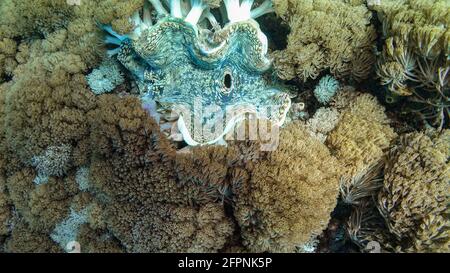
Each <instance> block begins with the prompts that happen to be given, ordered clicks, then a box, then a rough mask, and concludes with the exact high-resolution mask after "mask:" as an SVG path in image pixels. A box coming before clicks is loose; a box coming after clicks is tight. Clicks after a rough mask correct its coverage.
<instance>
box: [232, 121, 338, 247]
mask: <svg viewBox="0 0 450 273" xmlns="http://www.w3.org/2000/svg"><path fill="white" fill-rule="evenodd" d="M293 155H294V156H293ZM252 165H253V164H252ZM248 167H250V168H249V171H250V176H249V177H248V178H247V179H245V176H244V177H242V176H241V178H240V180H242V181H241V182H240V183H238V184H239V185H240V186H238V187H236V188H237V189H236V198H235V202H236V205H235V212H234V215H235V217H236V219H237V221H238V223H239V226H240V228H241V236H242V238H243V243H244V246H246V247H247V248H248V249H249V250H250V251H252V252H264V251H269V252H292V251H294V250H295V249H296V247H297V246H299V245H301V244H303V243H306V242H307V241H308V240H309V239H310V238H311V236H313V235H318V234H319V233H321V231H322V230H323V229H324V228H325V227H326V226H327V224H328V220H329V219H330V213H331V212H332V210H333V209H334V207H335V204H336V200H337V195H338V180H339V176H338V169H339V164H338V162H337V160H336V159H335V158H334V157H333V156H331V155H330V153H329V151H328V149H327V148H326V147H325V146H324V145H323V144H322V143H321V142H319V141H318V140H316V139H314V138H313V137H311V136H310V135H309V133H308V132H307V131H306V129H305V128H303V127H301V126H300V125H299V124H296V123H293V124H292V125H290V126H289V127H288V128H286V129H285V130H283V131H282V132H281V135H280V145H279V147H278V149H277V150H276V151H273V152H269V153H268V154H266V155H264V153H263V154H262V158H261V159H260V160H257V161H256V162H255V163H254V166H253V167H251V165H250V166H248ZM238 177H239V176H238ZM242 178H243V179H242ZM274 193H276V194H274Z"/></svg>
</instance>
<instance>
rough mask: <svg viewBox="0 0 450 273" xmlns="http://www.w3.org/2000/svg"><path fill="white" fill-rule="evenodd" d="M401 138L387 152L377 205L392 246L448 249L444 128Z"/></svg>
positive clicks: (447, 137) (449, 148) (448, 150)
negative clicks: (394, 244) (393, 238)
mask: <svg viewBox="0 0 450 273" xmlns="http://www.w3.org/2000/svg"><path fill="white" fill-rule="evenodd" d="M429 134H430V136H428V135H427V134H425V133H411V134H406V135H404V136H402V137H401V138H400V140H399V142H398V144H397V146H396V147H395V148H393V150H392V151H391V153H390V155H389V157H388V159H387V163H386V167H385V179H384V186H383V188H382V190H381V191H380V193H379V196H378V206H379V209H380V212H381V214H382V215H383V217H384V218H385V220H386V223H387V226H388V228H389V231H390V232H391V233H392V234H394V235H395V236H396V238H397V240H398V242H400V243H399V246H397V250H399V251H406V252H417V251H419V252H436V251H438V252H448V251H449V250H450V249H449V245H450V221H449V218H448V212H449V210H448V209H449V205H448V204H449V195H450V186H449V184H448V182H449V180H450V163H449V161H448V159H449V156H450V131H449V130H446V131H444V132H442V133H441V134H437V133H436V132H430V133H429Z"/></svg>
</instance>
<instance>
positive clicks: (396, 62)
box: [372, 0, 450, 129]
mask: <svg viewBox="0 0 450 273" xmlns="http://www.w3.org/2000/svg"><path fill="white" fill-rule="evenodd" d="M372 8H373V9H374V10H376V11H377V13H378V17H379V18H380V21H381V23H382V33H383V39H384V46H383V51H382V53H381V54H380V58H379V59H378V62H377V75H378V77H379V78H380V82H381V84H382V85H385V86H386V87H387V98H388V99H389V100H390V101H395V97H398V96H406V97H408V104H407V106H406V108H407V109H408V112H411V111H412V112H414V113H418V114H419V116H420V117H421V118H422V119H423V120H424V121H426V122H430V123H431V124H432V125H434V126H435V127H438V128H441V129H442V128H443V127H444V126H445V127H447V126H448V119H449V97H450V88H449V74H450V73H449V72H450V62H449V53H450V46H449V38H448V37H449V35H450V30H449V28H448V26H449V24H450V18H449V16H448V10H449V9H450V3H449V2H448V1H445V0H439V1H420V0H408V1H392V0H387V1H382V2H381V3H380V4H379V5H373V6H372Z"/></svg>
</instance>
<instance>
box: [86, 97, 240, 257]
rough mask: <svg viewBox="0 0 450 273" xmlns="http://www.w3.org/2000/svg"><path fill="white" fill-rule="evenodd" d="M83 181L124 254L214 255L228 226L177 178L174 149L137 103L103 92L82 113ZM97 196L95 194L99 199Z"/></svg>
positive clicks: (193, 187) (215, 206) (202, 191)
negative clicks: (89, 150)
mask: <svg viewBox="0 0 450 273" xmlns="http://www.w3.org/2000/svg"><path fill="white" fill-rule="evenodd" d="M89 117H90V121H91V126H92V128H91V131H92V133H91V143H92V147H94V151H93V155H94V158H93V162H92V164H91V167H90V174H91V175H90V177H91V179H90V180H91V181H92V186H93V189H94V192H96V195H97V198H98V200H100V201H101V202H103V203H104V204H105V210H104V212H103V213H104V215H105V216H106V217H105V219H106V222H107V227H108V229H109V230H110V231H111V232H112V234H113V235H114V236H116V237H117V238H118V239H119V240H120V241H121V243H122V244H123V245H124V246H125V247H126V249H127V251H132V252H137V251H139V252H149V251H151V252H187V251H202V252H210V251H218V250H220V249H221V248H222V247H223V246H224V244H225V242H226V240H227V238H228V237H229V236H231V234H232V232H233V230H234V227H233V224H232V222H231V220H230V219H228V217H226V216H225V211H224V208H223V206H222V205H221V204H220V203H215V202H214V200H212V199H211V198H208V197H207V196H208V195H207V194H206V191H207V190H206V188H205V187H203V186H202V185H201V184H197V183H195V182H194V181H189V180H185V181H178V178H177V175H176V172H175V171H174V170H175V168H174V166H175V149H174V148H173V147H172V146H171V145H170V143H169V142H168V140H167V139H166V138H165V136H164V135H163V134H162V133H161V132H160V131H159V127H158V126H157V125H156V123H155V122H154V121H153V120H152V119H151V118H150V117H149V116H148V114H147V113H146V112H145V111H144V110H143V109H142V108H141V107H140V102H139V100H138V99H137V98H133V97H124V98H119V97H117V96H114V95H103V96H101V97H100V98H99V101H98V107H97V109H96V110H95V111H92V112H91V113H90V115H89ZM102 196H103V197H102Z"/></svg>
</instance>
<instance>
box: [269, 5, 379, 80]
mask: <svg viewBox="0 0 450 273" xmlns="http://www.w3.org/2000/svg"><path fill="white" fill-rule="evenodd" d="M273 2H274V7H275V12H276V13H277V14H278V16H280V17H281V18H282V19H283V20H284V21H285V22H286V23H288V24H289V26H290V28H291V33H290V34H289V37H288V46H287V48H286V49H285V50H282V51H276V52H274V53H273V56H274V58H275V63H274V65H275V68H276V70H277V74H278V75H279V76H280V77H281V78H283V79H286V80H291V79H294V78H297V79H299V80H301V81H307V80H308V79H315V78H316V77H318V76H319V74H320V73H321V72H322V71H325V70H327V69H329V70H330V72H331V74H332V75H333V76H334V77H336V78H338V79H343V78H347V77H350V78H353V79H355V80H358V81H361V80H363V79H366V78H367V77H368V76H369V74H370V72H371V67H372V65H373V64H374V62H375V57H374V53H373V50H372V45H373V42H374V40H375V38H376V31H375V28H374V27H373V26H372V25H371V24H370V19H371V13H370V12H369V11H368V10H367V8H366V6H365V5H364V3H363V2H364V1H344V0H337V1H328V0H314V1H309V0H300V1H299V0H274V1H273Z"/></svg>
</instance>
